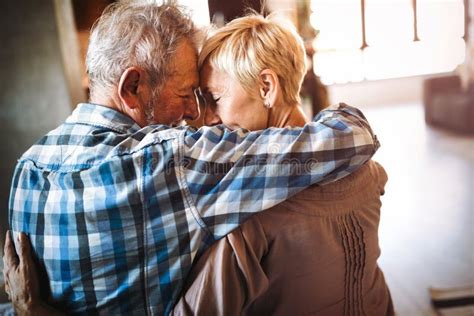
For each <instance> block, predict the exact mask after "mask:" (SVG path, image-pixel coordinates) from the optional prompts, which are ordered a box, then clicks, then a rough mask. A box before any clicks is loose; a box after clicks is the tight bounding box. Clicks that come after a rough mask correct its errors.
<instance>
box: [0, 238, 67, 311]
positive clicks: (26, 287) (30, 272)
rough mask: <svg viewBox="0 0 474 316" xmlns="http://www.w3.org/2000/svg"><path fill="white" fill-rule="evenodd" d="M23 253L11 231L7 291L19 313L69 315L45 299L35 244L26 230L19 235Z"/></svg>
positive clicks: (6, 258) (7, 243)
mask: <svg viewBox="0 0 474 316" xmlns="http://www.w3.org/2000/svg"><path fill="white" fill-rule="evenodd" d="M18 248H19V253H18V255H17V253H16V250H15V245H14V243H13V241H12V238H11V232H10V231H7V235H6V237H5V248H4V252H3V278H4V280H5V292H6V293H7V295H8V297H9V299H10V300H11V301H12V303H13V308H14V309H15V312H16V314H17V315H22V316H23V315H25V316H26V315H35V316H43V315H44V316H60V315H65V314H63V313H61V312H60V311H58V310H55V309H54V308H52V307H51V306H48V305H47V304H45V303H44V302H42V301H41V298H40V293H39V282H38V272H37V271H36V267H35V263H34V262H33V255H32V253H31V245H30V241H29V239H28V237H27V236H26V234H25V233H20V234H19V236H18Z"/></svg>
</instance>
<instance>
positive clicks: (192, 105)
mask: <svg viewBox="0 0 474 316" xmlns="http://www.w3.org/2000/svg"><path fill="white" fill-rule="evenodd" d="M170 66H171V69H172V75H171V76H170V78H167V80H166V81H165V83H164V85H163V87H162V88H161V89H160V93H159V94H158V95H157V96H155V97H152V98H151V102H150V104H149V107H150V109H149V112H151V113H153V115H148V116H151V117H152V123H155V124H165V125H171V126H176V125H178V124H180V123H181V122H182V121H183V120H195V119H197V118H198V117H199V108H198V104H197V100H196V96H195V94H194V90H195V89H197V88H198V87H199V75H198V70H197V52H196V49H195V48H194V46H193V45H192V44H191V42H189V41H188V40H185V41H182V42H181V43H180V44H179V45H178V48H177V50H176V54H175V57H174V58H173V61H172V64H171V65H170ZM151 113H149V114H151Z"/></svg>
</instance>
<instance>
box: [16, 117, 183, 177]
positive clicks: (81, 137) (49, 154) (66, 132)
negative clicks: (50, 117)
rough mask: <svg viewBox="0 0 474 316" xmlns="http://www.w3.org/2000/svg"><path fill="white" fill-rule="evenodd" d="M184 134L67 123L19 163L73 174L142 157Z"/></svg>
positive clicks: (42, 141)
mask: <svg viewBox="0 0 474 316" xmlns="http://www.w3.org/2000/svg"><path fill="white" fill-rule="evenodd" d="M180 133H181V131H177V130H174V129H167V128H163V127H162V126H148V127H145V128H142V129H140V130H126V131H123V130H122V131H117V130H114V129H110V128H108V127H104V126H95V125H87V124H80V123H70V122H67V121H66V122H64V123H63V124H61V125H60V126H58V127H57V128H56V129H54V130H52V131H50V132H48V133H47V134H46V135H44V136H43V137H41V138H40V139H39V140H38V141H37V142H36V143H35V144H34V145H33V146H31V147H30V148H29V149H28V150H27V151H26V152H25V153H24V154H23V155H22V156H21V158H20V159H19V164H24V163H28V162H29V163H32V164H33V165H34V166H35V167H37V168H41V169H43V170H45V171H53V172H54V171H58V172H71V171H81V170H85V169H89V168H91V167H93V166H97V165H100V164H104V163H107V162H108V161H110V160H124V159H130V157H132V156H133V159H136V158H139V157H140V152H144V151H145V149H146V148H148V147H150V146H153V145H156V146H157V147H161V145H160V143H163V142H164V141H169V140H172V139H175V138H178V136H179V134H180ZM165 147H166V148H164V149H162V150H158V148H152V149H151V150H154V149H155V150H157V151H161V152H162V151H166V150H173V146H165Z"/></svg>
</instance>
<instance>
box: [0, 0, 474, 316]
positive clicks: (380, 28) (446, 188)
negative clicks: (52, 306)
mask: <svg viewBox="0 0 474 316" xmlns="http://www.w3.org/2000/svg"><path fill="white" fill-rule="evenodd" d="M112 2H114V1H112V0H43V1H37V0H20V1H14V2H13V1H2V2H1V4H0V9H1V12H4V15H3V17H2V19H1V20H0V36H1V38H0V39H1V41H0V43H1V44H2V45H3V48H2V49H1V50H0V69H1V73H0V87H1V88H0V106H1V111H0V140H1V142H2V146H0V210H1V211H0V233H1V237H0V246H1V249H3V240H4V233H5V231H6V229H7V227H8V214H7V213H8V212H7V209H8V196H9V191H10V181H11V177H12V172H13V168H14V166H15V163H16V159H18V158H19V157H20V156H21V154H22V153H23V152H24V151H25V150H26V149H27V148H28V147H29V146H30V145H31V144H33V143H34V142H35V141H36V140H37V139H38V138H39V137H41V136H42V135H43V134H45V133H46V132H47V131H49V130H51V129H53V128H54V127H56V126H57V125H58V124H59V123H60V122H62V121H63V120H64V119H65V118H66V117H67V115H68V114H69V113H70V112H71V111H72V109H73V108H74V107H75V105H76V104H77V103H79V102H82V101H86V100H87V94H88V90H87V79H86V78H85V67H84V59H85V52H86V50H87V42H88V36H89V30H90V28H91V26H92V24H93V23H94V21H95V20H96V19H97V17H99V16H100V14H101V12H102V10H103V9H104V8H105V7H106V6H107V5H108V4H110V3H112ZM176 2H178V3H180V4H183V5H185V6H187V7H188V8H189V9H190V10H191V13H192V15H193V18H194V20H195V22H196V23H197V24H198V25H200V26H202V27H206V26H208V25H209V24H210V22H211V21H213V22H214V23H215V24H217V25H222V24H223V23H225V22H226V21H229V20H231V19H233V18H235V17H238V16H241V15H243V14H244V13H245V9H246V8H247V7H252V8H253V9H255V10H257V11H259V12H265V13H271V12H276V14H281V15H282V16H284V17H285V18H288V19H290V20H291V21H292V22H293V23H294V24H295V25H296V26H297V28H298V31H299V32H300V34H301V36H302V37H303V39H304V41H305V45H306V51H307V57H308V65H309V66H310V67H309V70H308V74H307V75H306V77H305V82H304V85H303V89H302V92H301V94H302V97H303V98H302V99H303V107H304V109H305V112H306V113H307V114H308V115H310V116H312V115H315V114H316V113H317V112H319V111H320V110H321V109H323V108H325V107H326V106H328V105H329V104H331V103H335V102H346V103H348V104H351V105H354V106H357V107H359V108H361V109H362V110H363V111H364V113H365V114H366V116H367V117H368V119H369V121H370V122H371V124H372V126H373V128H374V130H375V132H376V133H377V134H378V137H379V139H380V141H381V143H382V148H381V149H380V150H379V151H378V153H377V154H376V156H375V157H374V159H375V160H377V161H379V162H380V163H382V165H383V166H384V167H385V168H386V170H387V173H388V175H389V182H388V184H387V187H386V193H385V196H384V197H383V203H384V204H383V207H382V218H381V226H380V231H379V233H380V245H381V248H382V255H381V258H380V260H379V263H380V265H381V267H382V269H383V271H384V273H385V276H386V278H387V282H388V285H389V287H390V289H391V292H392V296H393V299H394V304H395V308H396V311H397V313H398V314H399V315H435V314H436V313H438V314H443V313H444V314H446V315H448V314H450V313H451V314H452V313H457V315H474V312H473V310H472V309H469V307H468V306H469V305H470V304H471V308H472V306H473V305H474V302H473V301H474V287H473V284H474V228H473V227H474V186H473V184H474V183H473V182H474V25H473V23H474V22H473V16H474V3H471V2H470V1H469V0H267V1H264V2H263V1H260V0H240V1H219V0H186V1H185V0H178V1H176ZM451 288H457V289H459V291H461V292H462V295H458V296H457V297H458V298H459V297H461V298H462V297H464V298H465V297H471V299H470V300H469V299H468V300H465V301H463V302H464V303H463V304H457V305H464V307H462V306H460V307H450V308H441V307H442V305H443V304H438V307H439V308H438V309H435V308H434V306H433V304H432V303H433V302H432V301H431V299H433V298H436V297H439V296H440V295H441V296H442V295H444V293H445V292H439V291H437V289H451ZM430 289H431V290H430ZM449 293H452V292H449ZM449 293H448V294H447V295H448V296H449V295H450V294H449ZM451 301H453V300H451ZM435 303H436V302H435ZM458 303H459V302H458ZM435 305H436V304H435ZM454 305H456V304H454ZM440 306H441V307H440Z"/></svg>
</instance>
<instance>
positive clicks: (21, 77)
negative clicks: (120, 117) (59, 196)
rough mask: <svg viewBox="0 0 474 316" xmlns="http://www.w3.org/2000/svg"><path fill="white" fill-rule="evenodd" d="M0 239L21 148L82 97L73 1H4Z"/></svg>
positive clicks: (0, 5) (1, 9) (0, 76)
mask: <svg viewBox="0 0 474 316" xmlns="http://www.w3.org/2000/svg"><path fill="white" fill-rule="evenodd" d="M0 12H3V14H2V18H1V19H0V43H1V45H2V47H1V49H0V69H1V72H0V143H1V144H2V145H1V146H0V231H1V235H0V244H1V250H0V251H1V252H2V253H3V240H4V232H5V230H6V228H7V206H8V196H9V192H10V181H11V178H12V173H13V168H14V166H15V164H16V161H17V159H18V158H19V157H20V156H21V154H22V153H23V152H24V151H25V150H26V149H28V148H29V147H30V146H31V145H32V144H33V143H34V142H36V141H37V140H38V139H39V138H40V137H41V136H42V135H44V134H45V133H46V132H48V131H49V130H51V129H53V128H55V127H56V126H57V125H58V124H59V123H61V122H62V121H63V120H64V119H65V118H66V117H67V115H68V114H69V113H70V112H71V110H72V106H73V104H75V103H76V102H78V101H84V100H85V95H84V92H83V90H82V88H81V86H80V84H79V85H78V83H80V80H81V76H82V73H81V72H80V70H79V69H80V67H81V66H80V65H82V61H81V60H80V59H79V52H78V47H79V46H78V43H77V35H76V31H75V25H74V20H73V15H72V7H71V6H70V2H69V1H63V0H61V1H53V0H43V1H37V0H20V1H1V2H0Z"/></svg>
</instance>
